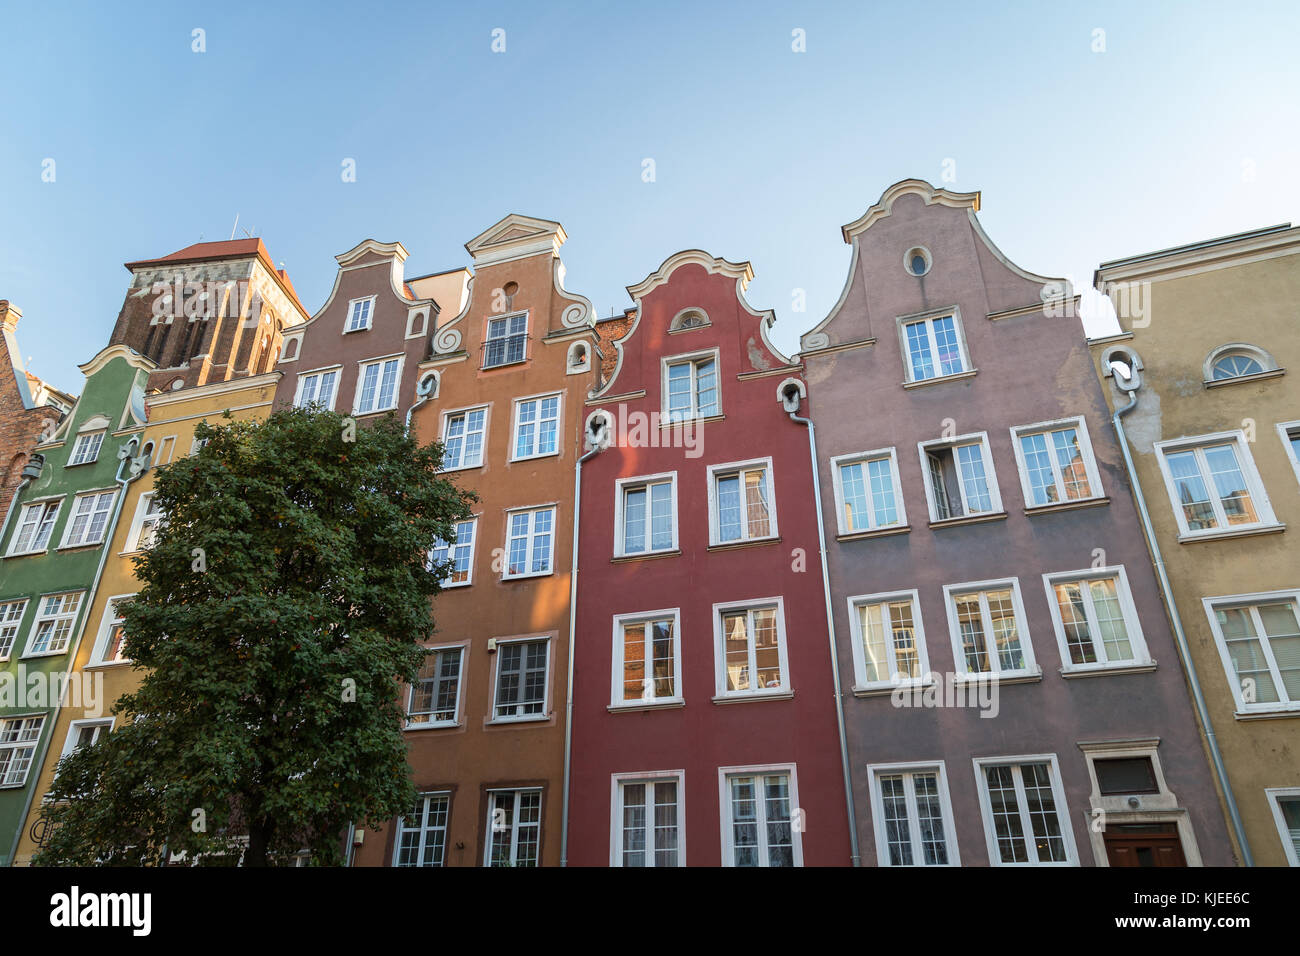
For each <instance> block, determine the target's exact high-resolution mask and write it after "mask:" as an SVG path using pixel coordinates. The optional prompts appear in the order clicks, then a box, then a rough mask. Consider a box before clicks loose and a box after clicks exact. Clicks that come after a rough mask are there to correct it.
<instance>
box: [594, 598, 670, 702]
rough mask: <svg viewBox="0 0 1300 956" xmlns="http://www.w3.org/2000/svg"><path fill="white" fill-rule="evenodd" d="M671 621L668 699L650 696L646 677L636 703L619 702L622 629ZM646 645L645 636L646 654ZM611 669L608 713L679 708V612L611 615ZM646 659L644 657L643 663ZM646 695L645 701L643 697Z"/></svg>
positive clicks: (648, 681) (622, 661) (621, 688)
mask: <svg viewBox="0 0 1300 956" xmlns="http://www.w3.org/2000/svg"><path fill="white" fill-rule="evenodd" d="M665 619H668V620H671V621H672V623H673V690H674V691H675V693H674V694H673V695H672V696H670V697H655V696H654V695H653V692H652V689H653V677H652V676H651V675H650V674H649V671H648V669H647V674H646V678H645V682H644V684H645V686H644V687H643V689H642V695H641V698H640V699H639V700H624V699H623V665H624V660H623V628H624V626H626V625H628V624H648V623H650V622H651V621H662V620H665ZM649 643H650V640H649V635H647V640H646V644H647V651H648V649H649V648H648V645H649ZM611 660H612V661H613V667H612V668H611V673H610V691H609V707H610V710H644V709H645V708H647V707H655V706H667V705H673V704H681V703H683V700H682V611H681V608H677V607H671V608H663V609H661V610H658V611H637V612H635V613H629V614H616V615H614V628H613V657H612V658H611ZM649 660H650V658H649V657H647V663H649ZM647 692H650V696H649V697H647V696H646V693H647Z"/></svg>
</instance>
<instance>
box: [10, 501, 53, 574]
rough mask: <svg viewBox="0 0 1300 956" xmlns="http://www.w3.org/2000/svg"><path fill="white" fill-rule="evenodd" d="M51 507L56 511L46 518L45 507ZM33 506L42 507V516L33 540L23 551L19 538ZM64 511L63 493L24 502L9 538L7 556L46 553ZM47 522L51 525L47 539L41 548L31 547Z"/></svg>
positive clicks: (34, 531) (33, 532) (37, 523)
mask: <svg viewBox="0 0 1300 956" xmlns="http://www.w3.org/2000/svg"><path fill="white" fill-rule="evenodd" d="M50 507H53V509H54V511H53V513H52V514H51V515H50V516H49V517H48V518H46V517H44V515H45V509H47V508H50ZM33 508H40V509H41V515H42V517H41V518H40V519H38V520H37V522H36V526H35V528H34V529H33V531H32V541H30V542H28V547H26V548H24V549H23V550H22V551H19V550H18V539H19V538H20V537H21V535H22V529H23V525H24V524H26V516H27V514H28V512H30V511H31V509H33ZM62 511H63V496H62V495H57V496H54V497H50V498H38V499H37V500H35V501H27V502H24V503H23V506H22V509H21V510H20V511H19V512H18V520H17V521H16V522H15V523H14V530H13V533H12V534H11V535H10V538H9V550H8V552H7V553H6V554H5V557H11V558H12V557H17V556H19V555H23V554H44V553H45V552H46V551H48V550H49V549H50V542H51V541H52V540H53V538H54V529H55V527H57V526H58V523H59V515H60V514H61V513H62ZM47 523H48V525H49V531H47V532H46V534H45V541H44V542H43V543H42V545H41V546H40V547H39V548H34V547H31V545H32V544H33V543H35V539H36V536H37V535H38V534H39V532H40V529H41V527H42V526H43V525H45V524H47Z"/></svg>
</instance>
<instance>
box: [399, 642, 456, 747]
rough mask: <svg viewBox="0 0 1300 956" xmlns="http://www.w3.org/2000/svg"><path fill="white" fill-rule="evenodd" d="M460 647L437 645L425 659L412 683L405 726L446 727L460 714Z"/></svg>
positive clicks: (454, 721) (453, 722) (408, 727)
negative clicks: (438, 646)
mask: <svg viewBox="0 0 1300 956" xmlns="http://www.w3.org/2000/svg"><path fill="white" fill-rule="evenodd" d="M462 651H463V648H460V647H440V648H438V649H436V650H433V651H431V652H430V653H429V655H428V656H427V657H426V658H425V659H424V666H422V667H421V668H420V673H419V675H418V676H417V677H416V679H415V683H414V684H412V685H411V697H410V702H409V704H408V706H407V708H406V726H407V729H408V730H409V729H410V728H412V727H440V726H441V727H445V726H449V725H451V724H455V723H456V719H457V717H458V716H459V715H460V672H461V671H460V669H461V657H462Z"/></svg>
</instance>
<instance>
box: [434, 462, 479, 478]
mask: <svg viewBox="0 0 1300 956" xmlns="http://www.w3.org/2000/svg"><path fill="white" fill-rule="evenodd" d="M482 467H483V462H481V461H480V462H479V463H478V464H477V465H457V466H456V467H455V468H443V469H442V470H441V471H439V472H438V474H440V475H450V474H451V473H452V472H454V471H475V470H477V469H479V468H482Z"/></svg>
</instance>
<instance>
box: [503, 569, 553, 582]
mask: <svg viewBox="0 0 1300 956" xmlns="http://www.w3.org/2000/svg"><path fill="white" fill-rule="evenodd" d="M554 573H555V571H553V570H547V571H532V572H530V573H528V574H503V575H501V580H502V581H523V580H526V579H527V578H548V577H550V576H551V575H552V574H554Z"/></svg>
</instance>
